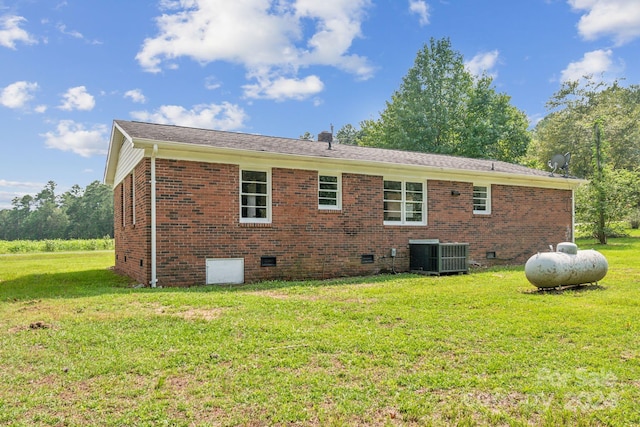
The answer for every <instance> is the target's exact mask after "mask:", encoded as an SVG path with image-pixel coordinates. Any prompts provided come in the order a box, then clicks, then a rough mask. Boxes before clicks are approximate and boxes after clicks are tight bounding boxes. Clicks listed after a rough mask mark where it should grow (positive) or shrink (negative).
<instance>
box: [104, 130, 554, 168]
mask: <svg viewBox="0 0 640 427" xmlns="http://www.w3.org/2000/svg"><path fill="white" fill-rule="evenodd" d="M114 123H115V124H117V125H118V126H119V127H120V128H121V129H122V130H123V131H124V132H125V133H126V134H127V135H128V136H129V137H130V138H132V139H133V140H138V141H140V140H147V141H150V142H152V141H157V142H168V143H178V144H194V145H199V146H210V147H217V148H225V149H232V150H233V149H236V150H247V151H256V152H270V153H277V154H282V155H292V156H305V157H319V158H327V159H336V160H347V161H348V160H354V161H366V162H373V163H387V164H398V165H414V166H425V167H432V168H442V169H458V170H466V171H478V172H487V171H493V172H494V173H495V172H498V173H500V172H502V173H507V174H514V175H520V176H523V175H524V176H531V177H534V176H535V177H549V172H548V171H541V170H537V169H532V168H528V167H525V166H521V165H516V164H512V163H507V162H502V161H497V160H486V159H471V158H466V157H457V156H447V155H440V154H431V153H420V152H413V151H402V150H390V149H385V148H373V147H360V146H354V145H346V144H332V146H331V149H328V144H327V143H324V142H316V141H306V140H300V139H292V138H281V137H273V136H264V135H255V134H248V133H239V132H228V131H219V130H211V129H197V128H190V127H182V126H174V125H162V124H152V123H142V122H133V121H125V120H116V121H115V122H114ZM556 179H562V178H561V177H559V176H557V175H556Z"/></svg>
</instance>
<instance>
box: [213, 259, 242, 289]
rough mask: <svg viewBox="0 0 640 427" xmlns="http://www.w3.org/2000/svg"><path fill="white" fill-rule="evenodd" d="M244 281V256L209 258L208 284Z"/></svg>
mask: <svg viewBox="0 0 640 427" xmlns="http://www.w3.org/2000/svg"><path fill="white" fill-rule="evenodd" d="M240 283H244V258H208V259H207V285H222V284H240Z"/></svg>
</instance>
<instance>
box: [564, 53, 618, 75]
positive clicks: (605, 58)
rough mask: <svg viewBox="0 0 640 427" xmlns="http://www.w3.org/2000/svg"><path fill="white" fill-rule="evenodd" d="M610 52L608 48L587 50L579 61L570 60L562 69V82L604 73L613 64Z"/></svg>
mask: <svg viewBox="0 0 640 427" xmlns="http://www.w3.org/2000/svg"><path fill="white" fill-rule="evenodd" d="M612 54H613V52H612V51H611V50H610V49H607V50H602V49H599V50H594V51H592V52H587V53H585V54H584V56H583V57H582V59H581V60H580V61H577V62H572V63H570V64H569V65H568V66H567V68H565V69H564V70H562V75H561V78H560V79H561V80H562V81H563V82H568V81H576V80H581V79H582V78H583V77H585V76H588V75H594V76H597V75H599V74H603V73H606V72H608V71H610V70H611V67H612V65H613V61H612V60H611V55H612Z"/></svg>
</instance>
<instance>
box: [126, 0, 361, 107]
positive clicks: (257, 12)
mask: <svg viewBox="0 0 640 427" xmlns="http://www.w3.org/2000/svg"><path fill="white" fill-rule="evenodd" d="M161 4H162V6H163V8H164V9H165V10H168V11H170V12H171V13H165V14H163V15H162V16H160V17H158V18H156V24H157V26H158V35H157V36H155V37H152V38H147V39H146V40H145V41H144V43H143V45H142V46H141V48H140V51H139V52H138V54H137V55H136V59H137V60H138V62H139V64H140V66H141V67H142V68H143V69H145V70H146V71H149V72H159V71H161V70H162V68H171V67H172V66H173V67H175V61H174V60H175V59H177V58H180V57H188V58H191V59H193V60H195V61H198V62H200V63H203V64H206V63H210V62H214V61H226V62H231V63H236V64H241V65H243V66H244V67H245V69H246V70H247V76H248V78H252V77H254V76H255V75H265V74H269V75H271V76H272V78H273V79H275V78H276V77H286V78H288V79H294V80H304V79H303V78H300V77H298V72H299V70H300V69H301V68H304V67H309V66H315V65H325V66H332V67H336V68H339V69H341V70H344V71H346V72H349V73H352V74H354V75H355V76H356V77H357V78H359V79H367V78H369V77H371V76H372V75H373V67H372V66H371V65H370V64H369V61H368V59H367V58H365V57H362V56H359V55H356V54H352V53H350V52H349V50H350V49H351V45H352V43H353V41H354V39H356V38H357V37H360V36H361V22H362V20H363V19H364V15H365V9H366V8H367V7H368V6H369V5H370V0H324V1H321V2H320V1H317V0H294V1H291V2H283V1H279V0H244V1H241V2H240V1H228V0H206V1H205V0H182V1H180V2H179V4H178V1H173V0H163V1H162V3H161ZM309 30H311V31H309ZM257 84H258V85H260V82H258V83H257ZM298 97H299V96H298V94H293V98H298Z"/></svg>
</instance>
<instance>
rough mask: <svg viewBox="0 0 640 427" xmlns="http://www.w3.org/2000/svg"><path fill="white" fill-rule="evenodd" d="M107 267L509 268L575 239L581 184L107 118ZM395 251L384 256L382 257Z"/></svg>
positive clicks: (342, 272) (235, 275)
mask: <svg viewBox="0 0 640 427" xmlns="http://www.w3.org/2000/svg"><path fill="white" fill-rule="evenodd" d="M105 182H106V183H107V184H109V185H112V186H113V187H114V206H115V239H116V270H117V271H119V272H121V273H123V274H126V275H128V276H131V277H133V278H135V280H138V281H140V282H141V283H144V284H151V285H159V286H180V285H192V284H205V283H242V282H251V281H258V280H270V279H303V278H320V279H321V278H329V277H336V276H352V275H363V274H375V273H378V272H381V271H390V270H392V269H393V270H394V271H407V270H409V267H410V263H409V251H410V244H409V243H410V241H412V240H424V239H432V240H433V239H435V240H438V241H440V242H465V243H468V244H469V258H470V261H472V262H475V263H478V264H487V265H488V264H492V263H498V262H509V263H521V262H524V261H525V260H526V259H527V258H528V257H529V256H530V255H531V254H533V253H535V252H537V251H540V250H546V248H548V246H549V244H555V243H557V242H560V241H566V240H569V241H570V240H572V239H573V201H572V200H573V190H574V189H575V188H576V187H577V186H578V185H579V184H580V183H581V181H579V180H572V179H567V178H563V177H559V176H555V177H550V176H549V173H548V172H545V171H539V170H535V169H530V168H526V167H523V166H519V165H514V164H510V163H504V162H497V161H490V160H480V159H467V158H460V157H452V156H442V155H434V154H425V153H415V152H407V151H397V150H385V149H378V148H369V147H358V146H348V145H340V144H331V145H329V144H328V143H326V142H314V141H301V140H294V139H286V138H276V137H266V136H260V135H249V134H242V133H233V132H221V131H214V130H204V129H193V128H186V127H178V126H168V125H156V124H148V123H139V122H128V121H115V122H114V125H113V132H112V138H111V141H110V149H109V156H108V159H107V166H106V170H105ZM392 249H395V255H396V256H395V257H392V256H391V253H392V251H391V250H392Z"/></svg>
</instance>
